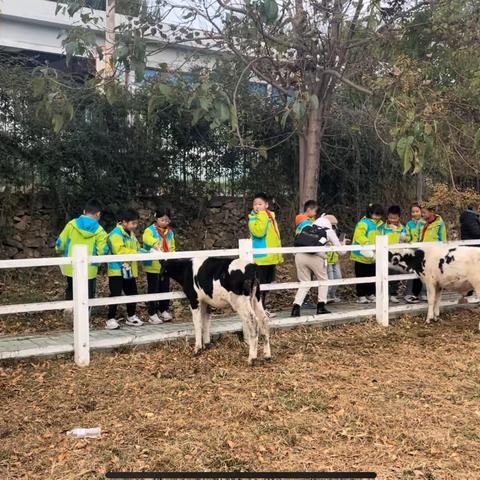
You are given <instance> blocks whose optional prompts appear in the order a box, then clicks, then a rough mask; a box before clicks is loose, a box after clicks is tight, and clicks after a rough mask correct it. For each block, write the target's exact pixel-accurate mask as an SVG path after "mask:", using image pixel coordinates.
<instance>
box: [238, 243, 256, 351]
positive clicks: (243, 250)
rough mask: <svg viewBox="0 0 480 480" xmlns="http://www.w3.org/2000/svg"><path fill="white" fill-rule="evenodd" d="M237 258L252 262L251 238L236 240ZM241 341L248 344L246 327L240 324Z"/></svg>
mask: <svg viewBox="0 0 480 480" xmlns="http://www.w3.org/2000/svg"><path fill="white" fill-rule="evenodd" d="M238 258H240V259H241V260H245V261H246V262H253V242H252V239H251V238H240V239H239V240H238ZM242 329H243V340H244V341H245V342H248V332H247V328H246V325H245V324H244V323H243V322H242Z"/></svg>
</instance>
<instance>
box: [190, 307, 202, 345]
mask: <svg viewBox="0 0 480 480" xmlns="http://www.w3.org/2000/svg"><path fill="white" fill-rule="evenodd" d="M191 310H192V320H193V328H194V331H195V350H194V352H195V354H198V353H199V352H200V350H202V307H201V304H197V307H196V308H194V307H191Z"/></svg>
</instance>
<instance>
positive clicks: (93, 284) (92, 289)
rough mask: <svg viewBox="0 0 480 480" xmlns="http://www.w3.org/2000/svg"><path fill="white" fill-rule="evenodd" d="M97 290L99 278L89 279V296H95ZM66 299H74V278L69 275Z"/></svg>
mask: <svg viewBox="0 0 480 480" xmlns="http://www.w3.org/2000/svg"><path fill="white" fill-rule="evenodd" d="M96 291H97V279H96V278H92V279H90V280H89V281H88V298H95V293H96ZM65 300H73V279H72V277H67V288H66V289H65Z"/></svg>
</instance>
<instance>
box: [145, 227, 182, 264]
mask: <svg viewBox="0 0 480 480" xmlns="http://www.w3.org/2000/svg"><path fill="white" fill-rule="evenodd" d="M157 245H160V247H161V249H162V252H174V251H175V234H174V233H173V230H172V229H171V228H170V227H167V228H165V229H163V238H162V236H161V235H160V233H159V232H158V229H157V227H156V225H155V224H153V225H150V226H149V227H148V228H147V229H145V231H144V232H143V248H144V249H145V250H146V251H147V252H151V251H152V250H153V249H154V248H155V247H156V246H157ZM143 269H144V270H145V271H146V272H148V273H160V271H161V269H162V267H161V266H160V262H159V261H158V260H149V261H148V262H143Z"/></svg>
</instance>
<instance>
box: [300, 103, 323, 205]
mask: <svg viewBox="0 0 480 480" xmlns="http://www.w3.org/2000/svg"><path fill="white" fill-rule="evenodd" d="M321 119H322V115H321V109H312V110H311V111H310V113H309V114H308V120H307V127H306V136H305V138H304V148H303V150H304V153H303V157H304V160H303V163H304V168H303V175H302V176H301V177H300V185H299V186H300V192H299V197H300V205H303V204H304V203H305V202H306V201H307V200H316V199H317V197H318V180H319V176H320V145H321V140H322V133H323V129H322V120H321ZM300 157H302V151H300ZM300 162H302V160H300ZM302 177H303V180H302Z"/></svg>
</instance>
